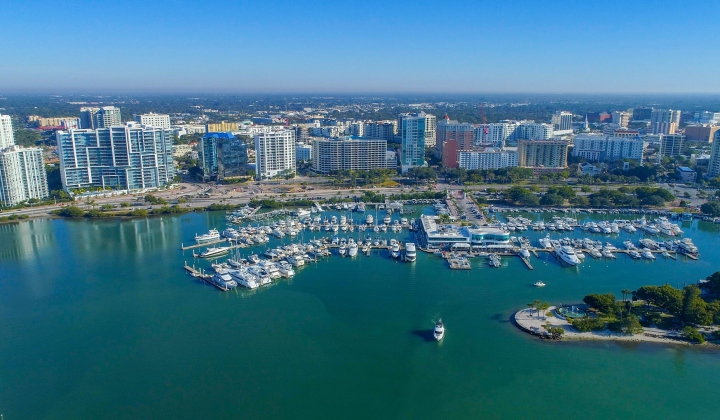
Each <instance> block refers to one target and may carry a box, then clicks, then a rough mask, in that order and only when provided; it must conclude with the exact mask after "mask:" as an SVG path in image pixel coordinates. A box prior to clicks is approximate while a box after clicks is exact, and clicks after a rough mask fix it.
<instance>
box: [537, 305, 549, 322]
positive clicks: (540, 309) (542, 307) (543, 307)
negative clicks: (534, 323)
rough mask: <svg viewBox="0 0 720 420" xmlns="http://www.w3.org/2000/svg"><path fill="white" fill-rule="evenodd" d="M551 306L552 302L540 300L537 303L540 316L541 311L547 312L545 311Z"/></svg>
mask: <svg viewBox="0 0 720 420" xmlns="http://www.w3.org/2000/svg"><path fill="white" fill-rule="evenodd" d="M549 307H550V304H549V303H547V302H540V303H539V304H538V305H537V309H538V318H540V312H543V313H545V311H546V310H547V308H549Z"/></svg>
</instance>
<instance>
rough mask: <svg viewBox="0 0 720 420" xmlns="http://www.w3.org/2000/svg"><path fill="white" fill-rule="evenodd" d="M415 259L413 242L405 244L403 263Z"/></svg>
mask: <svg viewBox="0 0 720 420" xmlns="http://www.w3.org/2000/svg"><path fill="white" fill-rule="evenodd" d="M416 258H417V253H416V251H415V243H414V242H408V243H406V244H405V261H407V262H413V261H415V259H416Z"/></svg>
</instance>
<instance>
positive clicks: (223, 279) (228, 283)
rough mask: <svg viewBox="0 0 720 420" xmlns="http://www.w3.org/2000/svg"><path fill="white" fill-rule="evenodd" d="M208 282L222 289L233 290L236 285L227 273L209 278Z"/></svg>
mask: <svg viewBox="0 0 720 420" xmlns="http://www.w3.org/2000/svg"><path fill="white" fill-rule="evenodd" d="M210 281H211V282H212V283H213V284H215V285H217V286H218V287H220V288H222V289H233V288H235V287H237V285H238V284H237V282H236V281H235V280H233V278H232V276H231V275H230V274H228V273H217V274H215V275H214V276H212V277H211V278H210Z"/></svg>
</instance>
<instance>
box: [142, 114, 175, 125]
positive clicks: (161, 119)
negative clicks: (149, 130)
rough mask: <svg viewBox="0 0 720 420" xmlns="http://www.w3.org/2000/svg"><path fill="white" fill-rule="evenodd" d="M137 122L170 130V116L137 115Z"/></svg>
mask: <svg viewBox="0 0 720 420" xmlns="http://www.w3.org/2000/svg"><path fill="white" fill-rule="evenodd" d="M135 121H137V122H138V123H140V124H142V125H150V126H153V127H159V128H170V116H169V115H167V114H155V113H152V112H151V113H149V114H141V115H135Z"/></svg>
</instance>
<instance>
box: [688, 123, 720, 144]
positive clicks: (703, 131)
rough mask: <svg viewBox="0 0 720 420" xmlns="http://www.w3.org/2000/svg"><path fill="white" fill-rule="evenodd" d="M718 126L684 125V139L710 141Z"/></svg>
mask: <svg viewBox="0 0 720 420" xmlns="http://www.w3.org/2000/svg"><path fill="white" fill-rule="evenodd" d="M718 130H720V126H717V125H712V124H693V125H688V126H687V127H685V140H686V141H689V142H698V143H710V142H712V139H713V138H714V137H715V133H716V132H717V131H718Z"/></svg>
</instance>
